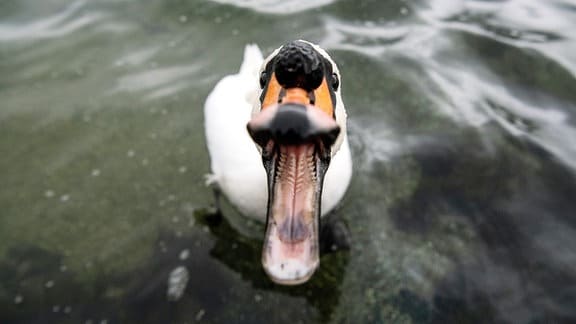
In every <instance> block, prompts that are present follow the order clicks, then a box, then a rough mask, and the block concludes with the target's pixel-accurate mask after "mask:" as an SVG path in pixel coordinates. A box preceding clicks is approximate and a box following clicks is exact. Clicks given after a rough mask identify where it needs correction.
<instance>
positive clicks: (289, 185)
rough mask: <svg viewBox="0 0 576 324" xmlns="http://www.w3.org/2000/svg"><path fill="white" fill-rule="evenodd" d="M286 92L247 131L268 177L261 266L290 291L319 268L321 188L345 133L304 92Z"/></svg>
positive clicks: (299, 90) (298, 90)
mask: <svg viewBox="0 0 576 324" xmlns="http://www.w3.org/2000/svg"><path fill="white" fill-rule="evenodd" d="M283 91H285V95H284V96H283V99H282V100H280V102H279V103H277V104H272V105H269V106H264V107H263V109H262V110H261V112H260V113H259V114H258V115H256V116H255V117H254V118H253V119H252V120H250V122H249V123H248V125H247V127H248V132H249V133H250V136H251V137H252V139H253V140H254V141H255V142H256V143H257V144H258V145H259V146H260V147H261V148H262V157H263V162H264V166H265V168H266V172H267V174H268V211H267V219H266V236H265V239H264V247H263V252H262V264H263V266H264V270H265V271H266V273H267V274H268V275H269V276H270V278H271V279H272V280H273V281H275V282H277V283H280V284H288V285H291V284H299V283H302V282H305V281H307V280H308V279H309V278H310V277H311V276H312V274H313V273H314V271H315V270H316V268H317V267H318V265H319V263H320V255H319V221H320V213H321V206H320V201H321V195H322V183H323V178H324V174H325V172H326V170H327V168H328V165H329V163H330V147H331V146H332V144H334V142H335V140H336V138H337V136H338V134H339V133H340V128H339V126H338V125H337V123H336V121H335V120H334V118H333V117H332V116H331V115H329V114H327V113H326V112H325V111H324V110H323V109H322V108H321V107H320V106H318V105H316V104H313V103H314V100H311V98H310V96H309V94H308V93H306V91H305V90H303V89H301V88H291V89H284V90H283Z"/></svg>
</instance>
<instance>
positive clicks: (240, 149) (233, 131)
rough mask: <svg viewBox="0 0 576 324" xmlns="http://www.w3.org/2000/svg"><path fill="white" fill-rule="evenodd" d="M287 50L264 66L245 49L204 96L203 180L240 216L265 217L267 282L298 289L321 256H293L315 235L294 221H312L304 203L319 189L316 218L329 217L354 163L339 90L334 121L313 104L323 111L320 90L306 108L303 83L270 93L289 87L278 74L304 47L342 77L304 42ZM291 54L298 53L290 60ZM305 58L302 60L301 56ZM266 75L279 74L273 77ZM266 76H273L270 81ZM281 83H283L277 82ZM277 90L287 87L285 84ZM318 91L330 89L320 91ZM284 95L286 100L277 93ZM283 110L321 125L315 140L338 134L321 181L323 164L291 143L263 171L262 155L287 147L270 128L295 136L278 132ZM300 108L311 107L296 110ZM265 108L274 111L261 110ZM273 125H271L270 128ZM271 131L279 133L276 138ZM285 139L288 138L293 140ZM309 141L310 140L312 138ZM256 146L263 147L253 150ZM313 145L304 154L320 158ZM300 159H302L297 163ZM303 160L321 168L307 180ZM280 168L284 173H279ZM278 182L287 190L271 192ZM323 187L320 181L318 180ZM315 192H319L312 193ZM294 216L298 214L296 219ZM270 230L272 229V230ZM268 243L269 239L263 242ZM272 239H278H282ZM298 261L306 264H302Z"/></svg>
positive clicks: (254, 49)
mask: <svg viewBox="0 0 576 324" xmlns="http://www.w3.org/2000/svg"><path fill="white" fill-rule="evenodd" d="M291 44H292V43H290V44H289V45H285V46H284V47H280V48H279V49H277V50H276V51H274V52H273V53H272V54H271V55H270V56H269V57H268V58H266V59H264V58H263V56H262V53H261V52H260V49H259V48H258V46H257V45H247V46H246V47H245V50H244V57H243V61H242V64H241V67H240V70H239V72H238V73H237V74H233V75H228V76H226V77H224V78H223V79H221V80H220V81H219V82H218V83H217V84H216V86H215V87H214V89H213V90H212V92H211V93H210V94H209V95H208V97H207V99H206V102H205V106H204V117H205V132H206V134H205V135H206V142H207V147H208V151H209V154H210V161H211V174H210V175H209V176H208V182H209V183H213V184H215V185H217V187H218V188H219V189H220V190H221V191H222V192H223V193H224V195H225V196H226V197H227V198H228V200H229V201H230V202H231V203H232V204H233V205H234V206H235V207H236V208H237V209H238V210H239V211H240V213H242V214H243V215H244V216H246V217H251V218H255V219H258V220H261V221H266V220H267V217H268V220H267V224H272V225H269V226H268V227H269V228H268V230H267V239H266V242H268V241H270V242H272V243H270V244H268V243H265V249H264V250H265V251H264V253H263V264H264V266H265V270H266V272H267V273H268V274H269V275H270V277H271V278H272V280H274V281H276V282H278V283H283V284H296V283H301V282H303V281H306V280H307V279H308V278H309V277H310V276H311V274H312V273H313V271H314V269H315V268H316V267H317V265H318V262H319V261H318V256H317V255H316V256H315V255H314V253H312V254H310V253H309V252H306V253H304V254H305V256H302V257H300V256H298V257H293V252H294V251H296V250H298V249H302V248H301V246H303V245H302V244H303V243H302V242H301V241H302V240H304V241H306V242H307V239H306V238H307V235H312V234H311V233H313V232H317V229H315V230H313V228H314V225H313V224H312V223H314V221H313V217H312V218H299V217H300V216H297V215H296V214H298V213H305V214H306V213H307V212H309V213H310V214H314V211H315V208H314V206H310V204H311V203H313V201H314V199H313V198H309V197H311V195H313V194H314V193H315V192H318V190H319V191H320V197H319V198H318V199H319V200H320V203H319V206H321V208H320V207H318V211H316V212H317V214H318V218H319V217H320V216H323V215H326V214H327V213H328V212H330V211H331V210H333V209H334V208H335V207H336V206H337V204H338V203H339V202H340V201H341V199H342V198H343V196H344V194H345V193H346V190H347V188H348V185H349V183H350V179H351V176H352V159H351V154H350V148H349V144H348V138H347V134H346V112H345V109H344V104H343V102H342V98H341V92H340V89H339V87H338V85H336V87H335V89H330V96H331V97H332V100H331V102H332V103H334V101H335V104H333V105H332V109H333V110H332V113H331V115H332V116H328V115H326V114H322V113H318V112H319V111H321V110H322V109H324V110H326V109H329V108H325V107H324V108H322V109H316V106H317V105H313V104H314V103H315V102H316V103H318V106H320V103H319V102H320V100H322V98H324V97H326V96H324V97H322V93H321V92H320V90H319V89H320V87H317V89H316V88H312V87H310V89H308V90H306V91H309V92H308V94H310V93H311V92H314V93H316V96H315V98H314V95H313V94H312V95H311V96H312V97H311V99H310V102H308V101H306V102H304V103H303V104H300V103H299V102H298V100H300V99H298V98H300V97H298V96H299V95H302V96H304V97H306V91H303V90H302V91H301V90H298V89H299V88H301V86H300V83H298V84H297V85H296V86H293V87H292V86H286V89H288V90H287V91H288V92H286V90H279V92H277V93H273V90H274V89H276V88H279V86H278V84H280V82H279V81H277V80H280V81H282V82H284V83H286V82H291V81H290V80H291V79H290V76H288V77H286V76H283V74H282V73H283V71H284V70H281V64H283V63H282V62H285V61H286V62H289V64H291V63H290V62H291V61H290V60H297V59H298V58H296V59H294V58H292V57H290V55H299V54H298V51H299V49H300V48H303V49H302V51H303V52H304V54H302V55H309V54H307V53H308V52H310V51H312V52H313V53H312V55H316V56H317V58H316V60H318V59H320V60H321V61H322V62H324V63H323V64H324V65H325V67H324V69H331V70H333V75H334V78H339V71H338V69H337V67H336V65H335V63H334V62H333V61H332V59H331V58H330V57H329V56H328V54H327V53H326V52H325V51H324V50H322V49H321V48H319V47H318V46H317V45H314V44H312V43H309V42H306V41H297V43H296V42H295V43H294V44H295V45H291ZM286 46H292V47H294V48H293V49H292V50H291V51H289V50H288V49H287V47H286ZM282 49H284V50H282ZM292 52H295V53H296V54H291V53H292ZM281 55H284V56H286V57H287V59H286V60H285V61H280V58H279V56H281ZM277 56H278V57H277ZM304 59H306V57H305V56H304ZM279 62H280V63H279ZM316 65H317V64H316ZM316 65H314V66H316ZM328 65H331V66H328ZM279 66H280V67H279ZM271 69H276V70H274V72H272V73H271V72H270V71H271ZM292 70H293V69H290V68H289V69H287V71H292ZM270 74H272V76H271V75H270ZM280 77H283V78H284V79H280ZM305 77H307V75H305ZM262 80H264V81H265V82H267V83H266V85H264V86H263V85H262V83H263V81H262ZM285 80H288V81H285ZM336 80H338V79H336ZM305 81H306V80H305ZM274 82H275V83H274ZM298 82H300V81H298ZM325 82H326V81H323V83H322V85H325ZM338 82H339V81H338ZM259 83H260V84H259ZM332 83H335V81H334V80H332ZM274 85H276V88H274ZM280 85H281V86H282V87H285V86H284V85H283V84H280ZM315 85H316V84H315ZM323 87H324V89H327V88H326V87H325V86H323ZM297 88H298V89H297ZM282 91H284V92H285V93H287V94H288V95H286V94H282ZM298 91H299V92H298ZM325 92H326V93H328V91H327V90H325ZM271 96H280V97H282V96H284V97H289V98H288V99H277V97H272V99H271V101H270V100H268V97H271ZM290 96H291V97H290ZM290 98H292V99H290ZM294 100H295V101H294ZM302 100H304V99H302ZM305 100H308V99H305ZM268 101H270V102H273V104H271V105H268V104H267V102H268ZM328 101H330V100H328ZM277 103H278V104H277ZM288 106H294V107H296V108H293V110H294V111H293V112H294V114H295V116H296V115H297V116H301V118H304V119H302V120H308V121H309V124H312V125H318V127H317V128H316V129H315V130H314V132H315V133H314V134H319V135H318V138H320V137H321V136H324V137H326V136H328V137H330V136H332V135H334V134H336V133H338V135H337V137H334V136H332V137H330V138H331V139H330V140H329V141H330V143H331V146H330V147H328V148H327V149H328V151H329V153H325V158H324V160H328V161H329V162H327V163H328V164H329V166H327V170H326V171H325V174H324V176H323V177H322V176H321V175H320V174H319V173H318V172H319V171H318V168H321V165H323V164H322V163H320V162H322V161H320V160H321V159H317V160H314V159H313V153H310V154H309V155H307V154H308V153H301V152H303V149H300V148H298V147H299V146H298V145H297V146H294V145H292V144H290V143H292V141H293V140H292V139H290V138H287V140H288V142H287V143H289V144H286V145H284V143H283V142H282V143H281V144H282V145H276V144H274V145H275V146H274V147H276V149H275V150H273V151H270V152H275V153H274V154H277V155H274V156H276V158H275V160H274V161H275V162H274V163H276V164H274V165H275V167H274V168H272V170H270V168H269V167H266V168H265V166H267V163H266V158H267V156H269V155H270V154H268V153H266V152H268V146H269V145H273V144H272V143H276V142H281V141H284V138H277V137H276V136H277V135H274V134H280V133H278V132H279V131H278V130H277V129H273V130H271V127H281V129H288V131H289V132H290V131H293V129H291V128H290V127H288V126H286V125H280V126H278V125H279V124H278V123H282V120H285V119H281V118H279V117H278V116H280V115H281V114H287V112H288V110H289V109H288V108H289V107H288ZM304 106H306V107H310V108H309V109H303V108H300V107H304ZM267 107H272V108H270V109H265V108H267ZM284 107H288V108H284ZM304 111H307V114H308V115H306V116H304V115H303V114H302V113H303V112H304ZM263 112H265V113H263ZM320 115H322V116H320ZM299 118H300V117H299ZM272 124H273V125H275V126H270V125H272ZM247 125H248V130H247ZM307 125H308V124H307ZM282 127H284V128H282ZM286 127H288V128H286ZM322 127H324V128H322ZM328 129H330V131H331V132H332V133H330V134H332V135H327V134H328V131H327V130H328ZM249 131H250V132H249ZM274 131H275V132H276V133H274ZM323 132H325V133H326V134H324V133H323ZM262 134H263V135H262ZM271 134H272V135H271ZM290 134H291V135H293V134H292V133H290ZM278 136H280V135H278ZM314 136H316V135H314ZM324 137H322V138H324ZM313 140H315V137H313ZM255 141H262V142H261V143H255ZM327 141H328V140H327ZM298 144H299V143H298ZM318 145H319V144H318ZM318 145H317V146H314V145H312V144H310V145H308V146H302V145H300V146H302V147H304V148H306V147H309V149H310V150H314V149H313V148H312V147H316V149H315V151H314V152H315V153H314V154H320V153H318V152H317V150H318V148H319V147H320V146H321V145H320V146H318ZM284 146H286V147H290V148H287V149H286V150H287V151H286V152H287V153H286V152H284V151H282V150H281V149H278V147H279V148H283V147H284ZM294 147H296V149H293V148H294ZM294 152H296V153H294ZM298 152H300V153H298ZM299 154H300V155H301V156H302V157H299V156H300V155H299ZM299 159H300V160H299ZM263 160H264V165H263ZM283 161H284V162H283ZM290 161H293V162H294V161H295V162H294V163H295V164H294V165H296V166H295V167H294V168H295V169H294V170H292V169H289V167H288V166H285V165H291V164H290V163H289V162H290ZM298 161H301V162H298ZM302 161H304V162H306V161H308V162H306V163H308V164H310V165H311V164H313V161H320V162H317V164H315V165H314V166H312V167H310V168H311V170H312V171H310V172H311V175H307V173H306V172H308V171H306V170H304V171H302V170H301V169H302V168H307V165H308V164H306V163H304V162H302ZM298 163H299V164H298ZM318 163H320V164H318ZM284 169H286V170H287V171H284ZM299 170H300V171H299ZM290 172H294V173H290ZM286 174H288V175H286ZM318 178H320V179H321V178H323V184H322V183H320V184H319V185H317V186H316V187H314V186H313V185H314V183H316V182H318V180H317V179H318ZM278 179H280V180H278ZM282 179H285V180H282ZM276 181H280V182H282V183H287V184H282V183H281V184H277V185H275V183H276ZM291 181H292V182H291ZM320 182H322V181H321V180H320ZM302 183H304V184H302ZM308 183H310V188H312V189H309V190H308V191H304V193H299V190H300V189H299V188H300V187H301V186H306V185H307V184H308ZM282 186H287V188H289V190H288V193H286V190H284V189H282V188H283V187H282ZM299 186H300V187H299ZM313 188H316V189H315V190H313ZM273 193H275V194H273ZM280 196H281V197H284V196H287V197H288V198H278V197H280ZM290 197H292V198H290ZM280 199H287V201H288V202H289V203H287V204H282V203H278V204H276V200H280ZM290 199H292V200H290ZM269 200H270V202H269ZM290 204H292V205H290ZM275 206H276V207H275ZM295 206H296V207H295ZM298 206H303V207H298ZM294 208H296V209H294ZM297 208H300V209H297ZM294 210H296V211H297V210H300V212H296V211H294ZM289 211H293V213H294V215H296V216H294V215H293V216H284V214H285V213H290V212H289ZM298 215H300V214H298ZM284 217H289V218H290V221H289V222H288V221H286V223H287V224H289V225H286V226H288V227H287V229H284V228H282V227H281V225H278V224H279V223H281V222H283V221H284ZM302 217H304V216H302ZM311 219H312V220H311ZM300 221H302V222H303V224H304V225H301V226H300V225H298V222H300ZM294 222H296V223H294ZM311 222H312V223H311ZM294 224H296V225H294ZM308 224H312V225H308ZM276 225H278V226H276ZM274 226H276V227H275V228H271V227H274ZM299 226H300V227H299ZM302 226H304V230H302ZM306 226H310V227H309V229H310V231H311V232H309V231H307V230H306V228H308V227H306ZM283 231H284V232H283ZM283 233H284V234H283ZM286 233H288V234H286ZM302 233H304V234H302ZM306 233H307V234H306ZM283 235H284V236H283ZM299 235H300V236H299ZM269 237H270V239H268V238H269ZM286 237H287V238H288V239H286ZM312 237H314V235H312ZM275 238H279V240H278V239H275ZM273 242H277V243H273ZM286 242H288V243H286ZM306 244H307V245H305V246H306V248H310V249H311V250H312V251H313V250H317V246H315V244H314V242H312V243H309V242H308V243H306ZM316 245H317V244H316ZM286 246H288V247H286ZM278 249H280V250H278ZM286 249H288V250H290V251H292V252H286V251H288V250H286ZM266 251H272V252H270V253H272V254H271V255H273V257H272V256H270V255H267V254H266V253H267V252H266ZM274 251H279V252H274ZM287 253H288V254H287ZM294 253H296V252H294ZM316 254H317V251H316ZM278 258H280V259H278ZM297 259H298V260H297ZM300 259H306V260H307V261H306V262H307V263H306V262H304V261H302V260H300ZM271 260H272V261H271ZM278 260H280V261H278ZM286 260H288V261H286ZM290 260H292V261H290ZM293 260H297V261H293ZM301 261H302V262H301Z"/></svg>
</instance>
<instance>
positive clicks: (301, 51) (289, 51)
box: [274, 41, 324, 92]
mask: <svg viewBox="0 0 576 324" xmlns="http://www.w3.org/2000/svg"><path fill="white" fill-rule="evenodd" d="M274 73H275V75H276V79H277V80H278V83H280V85H282V86H283V87H284V88H296V87H298V88H303V89H304V90H306V91H307V92H310V91H312V90H314V89H316V88H318V87H319V86H320V84H321V83H322V78H323V77H324V69H323V65H322V60H321V58H320V55H319V54H318V53H317V52H316V50H314V48H312V46H311V45H310V44H308V43H304V42H299V41H294V42H290V43H288V44H286V45H284V46H283V47H282V48H281V49H280V52H278V55H277V56H276V63H275V66H274Z"/></svg>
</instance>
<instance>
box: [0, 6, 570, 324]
mask: <svg viewBox="0 0 576 324" xmlns="http://www.w3.org/2000/svg"><path fill="white" fill-rule="evenodd" d="M220 2H227V3H219V2H216V1H200V0H188V1H179V0H163V1H160V0H152V1H128V0H124V1H123V0H94V1H65V0H44V1H35V0H0V322H1V323H90V322H91V323H106V322H107V323H193V322H205V323H314V322H330V323H560V322H571V321H575V320H576V312H575V309H576V302H575V301H576V250H575V249H574V247H576V235H575V234H576V218H575V216H576V201H575V200H574V198H575V197H576V172H575V169H576V149H575V147H576V146H575V145H574V141H575V140H576V128H575V117H576V91H574V90H575V89H576V43H575V41H574V38H575V36H576V35H575V34H574V32H573V31H574V30H575V28H576V3H574V2H573V1H568V0H565V1H561V0H554V1H536V0H510V1H486V0H485V1H481V0H476V1H471V0H470V1H458V0H450V1H448V0H447V1H439V0H437V1H416V0H414V1H408V0H406V1H392V0H388V1H353V0H341V1H320V0H317V1H303V2H300V3H298V1H288V2H282V1H269V2H266V1H245V2H243V1H220ZM283 3H284V5H285V6H284V7H282V4H283ZM246 6H248V7H246ZM298 38H304V39H308V40H311V41H314V42H317V43H319V44H321V45H322V46H323V47H324V48H326V49H327V50H328V51H329V52H330V53H331V54H332V56H333V58H334V59H335V61H336V62H337V63H338V65H339V67H340V70H341V72H342V89H343V97H344V101H345V104H346V107H347V110H348V115H349V135H350V140H351V146H352V151H353V153H354V154H353V156H354V163H355V169H354V177H353V180H352V184H351V187H350V190H349V192H348V194H347V196H346V198H345V200H344V201H343V203H342V205H341V207H340V208H339V209H338V210H337V212H336V216H338V217H340V218H341V219H343V220H344V221H345V222H346V223H347V225H348V227H349V230H350V234H351V239H352V242H353V246H352V248H351V250H350V251H348V252H345V251H344V252H338V253H334V254H330V255H326V256H324V257H323V258H322V263H321V269H320V270H319V271H318V273H317V274H316V275H315V276H314V278H313V279H312V280H311V281H310V282H309V283H307V284H305V285H302V286H298V287H279V286H276V285H274V284H272V283H271V282H270V281H269V280H268V278H267V277H266V275H265V274H264V272H263V271H262V269H261V265H260V261H259V259H260V247H261V232H262V230H263V229H262V226H261V225H260V224H255V223H251V222H248V221H246V220H245V219H243V218H242V217H241V216H240V215H238V214H237V212H236V211H235V210H234V209H233V208H232V207H231V206H229V205H228V204H227V203H226V201H223V210H222V213H223V216H224V218H223V219H221V220H219V219H217V218H215V217H214V215H213V213H214V209H213V203H214V198H213V195H212V190H211V189H210V188H208V187H206V186H205V184H204V175H205V174H206V173H208V172H209V158H208V154H207V150H206V147H205V144H204V132H203V117H202V110H203V103H204V99H205V98H206V96H207V94H208V93H209V92H210V90H211V89H212V87H213V86H214V85H215V84H216V82H217V81H218V80H219V79H220V78H222V77H223V76H225V75H227V74H231V73H235V72H236V71H237V70H238V68H239V64H240V60H241V56H242V52H243V48H244V45H245V44H247V43H257V44H258V45H259V46H260V47H261V48H262V49H263V51H264V52H266V53H269V52H270V51H271V50H273V49H274V48H276V47H278V46H279V45H281V44H282V43H284V42H286V41H288V40H292V39H298ZM179 266H184V267H186V269H187V271H188V272H189V280H188V283H187V285H186V289H185V291H184V295H183V296H182V297H181V298H179V299H178V300H172V299H170V298H168V296H167V282H168V278H169V274H170V273H171V272H172V271H173V270H174V269H175V268H177V267H179Z"/></svg>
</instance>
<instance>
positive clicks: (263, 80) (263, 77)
mask: <svg viewBox="0 0 576 324" xmlns="http://www.w3.org/2000/svg"><path fill="white" fill-rule="evenodd" d="M266 77H267V75H266V72H262V73H260V89H264V86H265V85H266Z"/></svg>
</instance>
